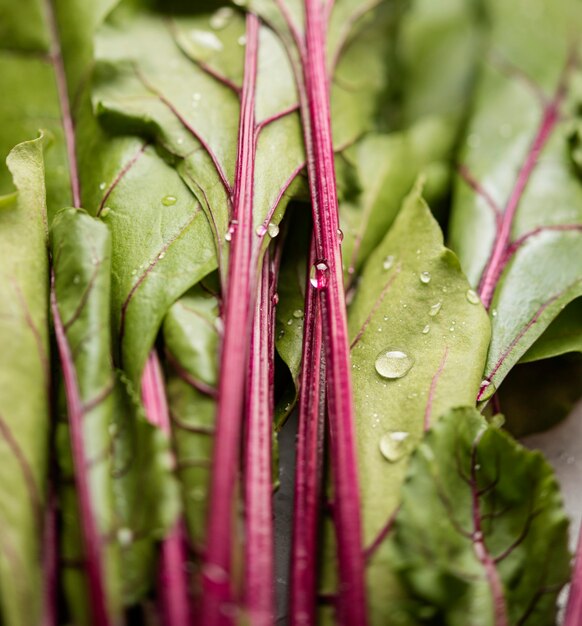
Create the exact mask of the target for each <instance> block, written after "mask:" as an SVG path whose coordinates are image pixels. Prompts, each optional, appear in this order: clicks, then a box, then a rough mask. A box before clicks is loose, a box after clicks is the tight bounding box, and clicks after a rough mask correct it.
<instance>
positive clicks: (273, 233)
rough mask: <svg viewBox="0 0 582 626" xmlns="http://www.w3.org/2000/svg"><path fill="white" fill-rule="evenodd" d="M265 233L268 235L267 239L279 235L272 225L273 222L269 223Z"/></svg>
mask: <svg viewBox="0 0 582 626" xmlns="http://www.w3.org/2000/svg"><path fill="white" fill-rule="evenodd" d="M267 232H268V233H269V237H271V238H273V239H274V238H275V237H276V236H277V235H278V234H279V227H278V226H277V224H273V222H270V223H269V225H268V226H267Z"/></svg>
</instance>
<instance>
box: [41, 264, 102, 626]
mask: <svg viewBox="0 0 582 626" xmlns="http://www.w3.org/2000/svg"><path fill="white" fill-rule="evenodd" d="M51 309H52V314H53V322H54V328H55V337H56V342H57V349H58V352H59V358H60V362H61V368H62V371H63V381H64V385H65V396H66V400H67V413H68V417H69V433H70V440H71V452H72V455H73V463H74V466H75V487H76V490H77V500H78V505H79V517H80V526H81V538H82V542H83V551H84V555H85V570H86V573H87V583H88V584H87V587H88V594H89V604H90V607H91V617H92V625H93V626H110V625H111V624H112V621H111V619H110V616H109V613H108V607H107V599H106V593H105V582H104V579H103V563H102V552H101V547H102V543H103V542H102V538H101V535H100V533H99V529H98V528H97V522H96V519H95V514H94V511H93V502H92V499H91V490H90V487H89V477H88V473H87V470H88V465H87V457H86V454H85V444H84V435H83V418H84V417H85V411H84V409H83V403H82V401H81V396H80V393H79V385H78V381H77V373H76V371H75V365H74V361H73V357H72V354H71V349H70V346H69V342H68V340H67V335H66V333H65V329H64V327H63V322H62V320H61V315H60V313H59V307H58V304H57V297H56V292H55V277H54V273H53V275H52V277H51Z"/></svg>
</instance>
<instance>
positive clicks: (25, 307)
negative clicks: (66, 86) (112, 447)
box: [0, 136, 51, 626]
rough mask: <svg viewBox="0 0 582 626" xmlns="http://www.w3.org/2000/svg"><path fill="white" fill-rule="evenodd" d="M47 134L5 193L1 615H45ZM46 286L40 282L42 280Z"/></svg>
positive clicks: (0, 223)
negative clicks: (45, 182) (7, 192)
mask: <svg viewBox="0 0 582 626" xmlns="http://www.w3.org/2000/svg"><path fill="white" fill-rule="evenodd" d="M45 143H46V139H45V137H44V136H41V137H40V138H39V139H35V140H34V141H28V142H25V143H21V144H19V145H18V146H16V147H15V148H14V149H13V150H12V151H11V153H10V155H9V156H8V159H7V164H8V168H9V170H10V172H11V174H12V177H13V180H14V186H15V187H16V193H15V194H12V195H9V196H5V197H3V198H1V199H0V249H1V250H2V255H3V257H2V263H1V264H0V290H1V297H0V319H1V320H2V325H1V343H2V354H3V363H2V367H0V455H1V457H2V464H1V465H0V471H1V473H2V480H1V481H0V484H1V487H0V520H1V527H2V530H1V536H2V539H1V540H0V616H1V620H2V623H3V624H6V626H28V625H30V624H31V623H39V620H40V617H41V615H42V613H43V610H46V612H47V615H50V612H51V607H48V606H47V607H43V591H42V589H43V584H42V581H43V574H42V565H41V563H42V557H41V555H42V553H43V546H42V543H41V540H42V536H43V526H44V502H45V490H46V473H47V463H48V458H47V457H48V454H47V451H48V442H49V429H50V412H49V403H50V375H51V374H50V355H49V340H48V319H47V318H48V252H47V224H46V202H45V187H44V165H43V146H44V144H45ZM39 286H40V288H39Z"/></svg>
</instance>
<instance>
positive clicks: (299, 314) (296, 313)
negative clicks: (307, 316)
mask: <svg viewBox="0 0 582 626" xmlns="http://www.w3.org/2000/svg"><path fill="white" fill-rule="evenodd" d="M293 317H295V318H297V319H298V320H300V319H301V318H302V317H303V311H302V310H301V309H295V311H293Z"/></svg>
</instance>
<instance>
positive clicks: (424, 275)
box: [420, 272, 430, 285]
mask: <svg viewBox="0 0 582 626" xmlns="http://www.w3.org/2000/svg"><path fill="white" fill-rule="evenodd" d="M420 282H421V283H422V284H423V285H428V283H430V272H420Z"/></svg>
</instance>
